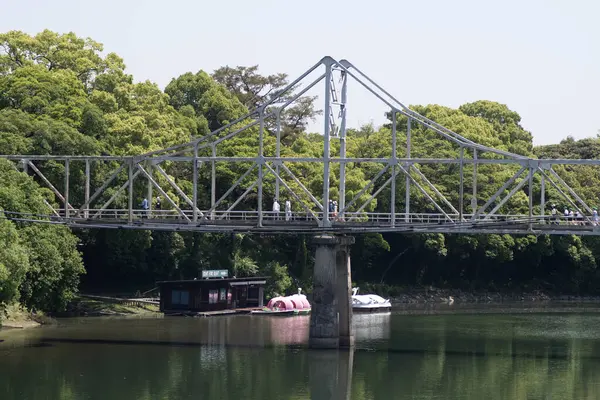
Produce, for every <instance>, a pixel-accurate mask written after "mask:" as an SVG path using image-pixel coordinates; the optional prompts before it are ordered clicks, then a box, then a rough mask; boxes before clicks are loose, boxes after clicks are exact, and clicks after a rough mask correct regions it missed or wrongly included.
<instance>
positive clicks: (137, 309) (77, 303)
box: [54, 296, 158, 318]
mask: <svg viewBox="0 0 600 400" xmlns="http://www.w3.org/2000/svg"><path fill="white" fill-rule="evenodd" d="M157 312H158V306H157V305H154V304H141V303H136V302H132V303H127V302H124V301H114V300H112V299H111V298H108V297H106V298H103V297H100V296H90V297H87V296H78V297H77V298H75V300H73V301H72V302H71V303H69V305H68V306H67V309H66V310H65V311H64V312H61V313H56V314H55V315H54V316H55V317H59V318H62V317H99V316H129V315H149V314H156V313H157Z"/></svg>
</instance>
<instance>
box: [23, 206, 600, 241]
mask: <svg viewBox="0 0 600 400" xmlns="http://www.w3.org/2000/svg"><path fill="white" fill-rule="evenodd" d="M73 213H74V212H73ZM94 213H96V214H95V215H94ZM85 214H88V217H84V216H83V215H85ZM25 217H26V216H22V215H21V216H18V215H16V216H15V215H12V218H13V219H17V220H18V219H23V220H29V219H27V218H25ZM129 217H130V216H129V212H128V211H127V210H103V211H101V212H98V211H97V210H85V211H82V212H80V213H79V214H76V215H75V216H69V217H65V216H64V212H63V213H61V214H59V215H55V216H52V217H45V218H43V220H44V221H46V222H49V223H57V224H65V225H68V226H71V227H73V228H113V229H151V230H163V231H196V232H227V231H228V232H232V231H233V232H260V233H269V232H272V233H319V232H332V233H340V234H353V233H362V232H400V233H469V234H477V233H498V234H504V233H510V234H576V235H598V234H600V226H598V225H596V224H595V223H594V222H590V221H583V220H570V219H569V220H565V219H560V220H550V217H549V216H537V217H534V218H533V219H531V220H530V219H529V216H527V215H493V216H486V217H482V216H477V217H475V218H473V215H466V214H465V215H463V216H462V219H460V217H459V216H458V215H448V214H408V215H406V214H396V215H395V218H392V217H391V215H390V214H389V213H346V214H344V215H343V217H342V216H335V217H332V220H331V221H330V226H323V224H322V215H319V214H318V213H315V215H314V216H313V215H311V214H309V213H301V212H296V213H293V214H292V215H291V216H289V218H288V219H286V217H285V215H284V213H280V216H279V217H276V216H275V215H274V213H272V212H263V213H262V215H259V213H258V212H256V211H238V212H213V213H211V214H209V213H208V212H206V211H205V212H201V211H200V212H197V214H196V221H194V215H193V213H192V212H185V213H183V214H177V213H174V212H173V211H152V212H150V213H149V212H147V211H144V210H135V212H133V213H132V215H131V220H130V219H129ZM260 217H262V218H260ZM315 217H316V218H315ZM30 218H31V217H30ZM41 220H42V219H40V221H41Z"/></svg>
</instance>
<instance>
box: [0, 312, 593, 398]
mask: <svg viewBox="0 0 600 400" xmlns="http://www.w3.org/2000/svg"><path fill="white" fill-rule="evenodd" d="M596 307H598V306H593V305H592V306H589V305H588V306H587V307H582V306H573V305H569V306H568V307H565V306H564V305H563V306H558V305H546V306H545V307H544V308H538V307H533V308H532V307H525V306H523V305H517V306H513V307H508V306H506V305H503V306H495V307H494V306H485V307H463V308H461V307H458V306H456V307H454V308H451V307H450V306H445V307H444V306H438V308H436V309H422V310H396V311H394V312H392V313H391V314H387V315H385V314H384V315H382V314H378V315H355V316H354V331H355V335H356V342H357V345H356V349H355V350H354V351H352V352H349V351H312V350H308V349H307V348H306V344H307V339H308V326H309V318H310V317H303V316H300V317H265V316H247V315H240V316H230V317H211V318H182V317H168V318H162V317H160V318H144V319H137V318H81V319H69V320H61V321H59V323H58V324H57V325H53V326H44V327H41V328H35V329H28V330H0V399H2V400H13V399H14V400H28V399H36V400H37V399H111V400H113V399H114V400H121V399H123V400H125V399H127V400H146V399H211V400H212V399H232V400H233V399H236V400H237V399H261V400H285V399H324V400H325V399H361V400H362V399H420V400H425V399H427V400H430V399H436V400H442V399H443V400H455V399H456V400H458V399H461V400H468V399H477V400H481V399H483V400H493V399H515V400H526V399H527V400H531V399H554V400H570V399H573V400H585V399H594V400H597V399H600V307H598V308H596Z"/></svg>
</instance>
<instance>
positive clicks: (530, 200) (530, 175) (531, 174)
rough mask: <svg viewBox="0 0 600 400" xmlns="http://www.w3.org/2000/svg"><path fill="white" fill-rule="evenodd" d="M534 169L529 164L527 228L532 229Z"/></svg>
mask: <svg viewBox="0 0 600 400" xmlns="http://www.w3.org/2000/svg"><path fill="white" fill-rule="evenodd" d="M534 171H535V170H534V169H533V167H532V166H531V165H530V166H529V182H528V185H529V230H530V231H531V230H532V229H533V174H534Z"/></svg>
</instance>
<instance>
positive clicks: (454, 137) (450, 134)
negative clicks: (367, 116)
mask: <svg viewBox="0 0 600 400" xmlns="http://www.w3.org/2000/svg"><path fill="white" fill-rule="evenodd" d="M340 64H342V65H343V67H344V68H345V69H346V70H350V69H352V70H354V71H356V72H357V73H358V74H359V75H360V76H361V77H363V78H364V79H366V80H367V82H369V83H371V84H372V85H373V86H374V87H375V88H376V89H377V90H379V91H380V92H381V93H383V94H384V95H385V96H387V97H388V98H389V99H390V101H391V102H393V103H395V104H396V105H397V106H399V107H396V106H393V105H392V104H390V102H388V101H387V100H385V99H384V98H383V97H382V96H380V95H379V94H377V93H376V92H375V91H374V90H372V89H370V88H369V89H368V90H369V91H371V92H372V93H373V94H374V95H375V96H376V97H377V98H379V99H380V100H382V101H383V102H384V103H386V104H387V105H390V106H391V107H394V108H397V109H398V112H400V113H402V114H404V115H406V116H407V117H409V118H410V117H412V118H414V119H416V120H417V121H419V123H421V124H422V125H424V126H427V127H430V128H431V129H432V130H434V131H435V132H437V133H439V134H441V135H443V136H444V137H446V138H447V139H448V140H451V141H453V142H455V143H456V144H458V145H460V144H463V145H466V146H467V147H471V148H474V149H479V150H481V151H489V152H491V153H494V154H498V155H502V156H505V157H509V158H513V159H526V158H527V157H525V156H521V155H519V154H515V153H510V152H506V151H503V150H498V149H494V148H491V147H487V146H482V145H479V144H477V143H475V142H473V141H472V140H469V139H467V138H465V137H463V136H461V135H459V134H458V133H456V132H454V131H451V130H450V129H448V128H446V127H444V126H442V125H440V124H438V123H437V122H435V121H432V120H430V119H429V118H426V117H425V116H423V115H421V114H419V113H417V112H415V111H413V110H411V109H410V108H408V107H406V106H405V105H404V104H402V103H401V102H400V101H398V100H397V99H396V98H395V97H394V96H392V95H391V94H390V93H389V92H387V91H386V90H385V89H384V88H382V87H381V86H380V85H378V84H377V83H376V82H375V81H374V80H373V79H371V78H370V77H369V76H367V75H366V74H365V73H363V72H362V71H361V70H360V69H358V68H357V67H356V66H355V65H354V64H352V63H350V62H349V61H347V60H341V61H340ZM351 76H352V77H354V78H355V79H356V80H357V81H359V82H360V83H361V84H363V83H362V81H361V80H360V79H359V78H358V77H356V76H355V75H353V74H351ZM363 85H364V84H363ZM456 141H457V142H456ZM458 142H461V143H458Z"/></svg>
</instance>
